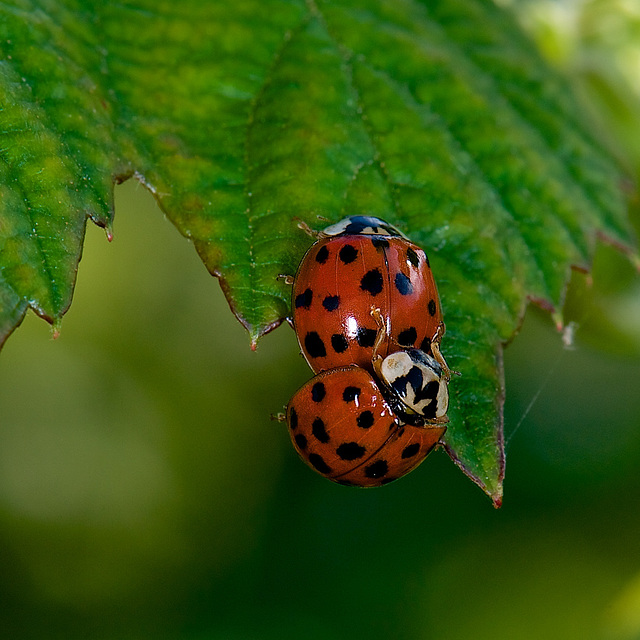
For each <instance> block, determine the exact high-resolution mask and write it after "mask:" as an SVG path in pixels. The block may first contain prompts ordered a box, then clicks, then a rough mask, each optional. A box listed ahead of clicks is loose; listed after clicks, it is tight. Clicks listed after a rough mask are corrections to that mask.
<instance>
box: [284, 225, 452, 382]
mask: <svg viewBox="0 0 640 640" xmlns="http://www.w3.org/2000/svg"><path fill="white" fill-rule="evenodd" d="M317 237H318V239H317V240H316V242H315V243H314V244H313V245H312V246H311V248H310V249H309V250H308V251H307V252H306V254H305V255H304V257H303V258H302V261H301V263H300V266H299V267H298V271H297V273H296V276H295V279H294V281H293V293H292V322H293V326H294V328H295V330H296V335H297V337H298V342H299V344H300V347H301V349H302V353H303V354H304V356H305V358H306V360H307V362H308V363H309V366H310V367H311V368H312V369H313V371H314V372H315V373H318V372H320V371H324V370H326V369H333V368H336V367H342V366H348V365H352V364H355V365H358V366H360V367H363V368H365V369H367V370H368V371H370V372H372V352H373V346H374V343H375V340H376V336H377V327H376V325H375V322H374V321H373V319H372V318H371V313H370V310H371V307H372V305H375V306H376V307H377V308H379V309H380V311H381V313H382V315H383V317H384V319H385V320H386V322H387V323H388V327H389V331H388V335H387V336H386V339H385V342H384V344H382V345H380V348H379V352H380V355H381V356H382V357H385V356H387V355H388V354H389V353H391V352H392V351H393V350H396V349H397V345H399V346H400V347H401V348H406V349H408V348H417V349H419V350H421V351H423V352H425V353H427V354H431V339H432V337H433V336H434V334H435V333H436V332H437V330H438V327H439V326H440V324H441V322H442V313H441V309H440V301H439V298H438V291H437V288H436V284H435V281H434V278H433V274H432V272H431V267H430V265H429V259H428V258H427V255H426V253H425V252H424V251H423V250H422V249H421V248H420V247H418V246H417V245H415V244H413V243H412V242H411V241H410V240H409V239H408V238H407V237H406V236H404V235H403V234H402V233H401V232H400V231H399V230H398V229H396V228H395V227H393V226H392V225H390V224H388V223H386V222H385V221H384V220H381V219H380V218H375V217H371V216H351V217H349V218H345V219H344V220H342V221H341V222H339V223H337V224H334V225H331V226H329V227H327V228H326V229H324V230H323V231H321V232H319V233H318V234H317Z"/></svg>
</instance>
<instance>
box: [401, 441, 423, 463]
mask: <svg viewBox="0 0 640 640" xmlns="http://www.w3.org/2000/svg"><path fill="white" fill-rule="evenodd" d="M418 451H420V443H419V442H414V443H413V444H410V445H407V446H406V447H405V448H404V449H403V450H402V455H401V456H400V457H401V458H402V459H403V460H405V459H406V458H413V456H415V455H416V454H417V453H418Z"/></svg>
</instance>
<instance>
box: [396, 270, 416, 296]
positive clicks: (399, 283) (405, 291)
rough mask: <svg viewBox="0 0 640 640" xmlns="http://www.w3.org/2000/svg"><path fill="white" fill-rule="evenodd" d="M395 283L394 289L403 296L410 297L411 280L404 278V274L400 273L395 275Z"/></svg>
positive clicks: (411, 291)
mask: <svg viewBox="0 0 640 640" xmlns="http://www.w3.org/2000/svg"><path fill="white" fill-rule="evenodd" d="M395 283H396V289H397V290H398V291H399V292H400V293H401V294H402V295H403V296H410V295H411V294H412V293H413V285H412V284H411V280H410V279H409V278H408V276H405V275H404V273H402V272H400V271H399V272H398V273H396V279H395Z"/></svg>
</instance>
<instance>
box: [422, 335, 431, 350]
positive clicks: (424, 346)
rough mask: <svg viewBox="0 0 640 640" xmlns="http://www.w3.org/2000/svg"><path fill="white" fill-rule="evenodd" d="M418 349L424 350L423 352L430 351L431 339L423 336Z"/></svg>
mask: <svg viewBox="0 0 640 640" xmlns="http://www.w3.org/2000/svg"><path fill="white" fill-rule="evenodd" d="M420 350H421V351H424V352H425V353H431V340H429V338H425V339H424V340H423V341H422V342H421V343H420Z"/></svg>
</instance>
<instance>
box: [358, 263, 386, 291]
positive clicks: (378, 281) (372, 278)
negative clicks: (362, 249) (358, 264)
mask: <svg viewBox="0 0 640 640" xmlns="http://www.w3.org/2000/svg"><path fill="white" fill-rule="evenodd" d="M382 284H383V280H382V274H381V273H380V270H379V269H371V271H367V273H365V274H364V275H363V276H362V280H360V288H361V289H362V290H363V291H367V292H369V293H370V294H371V295H372V296H377V295H378V294H379V293H380V292H381V291H382Z"/></svg>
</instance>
